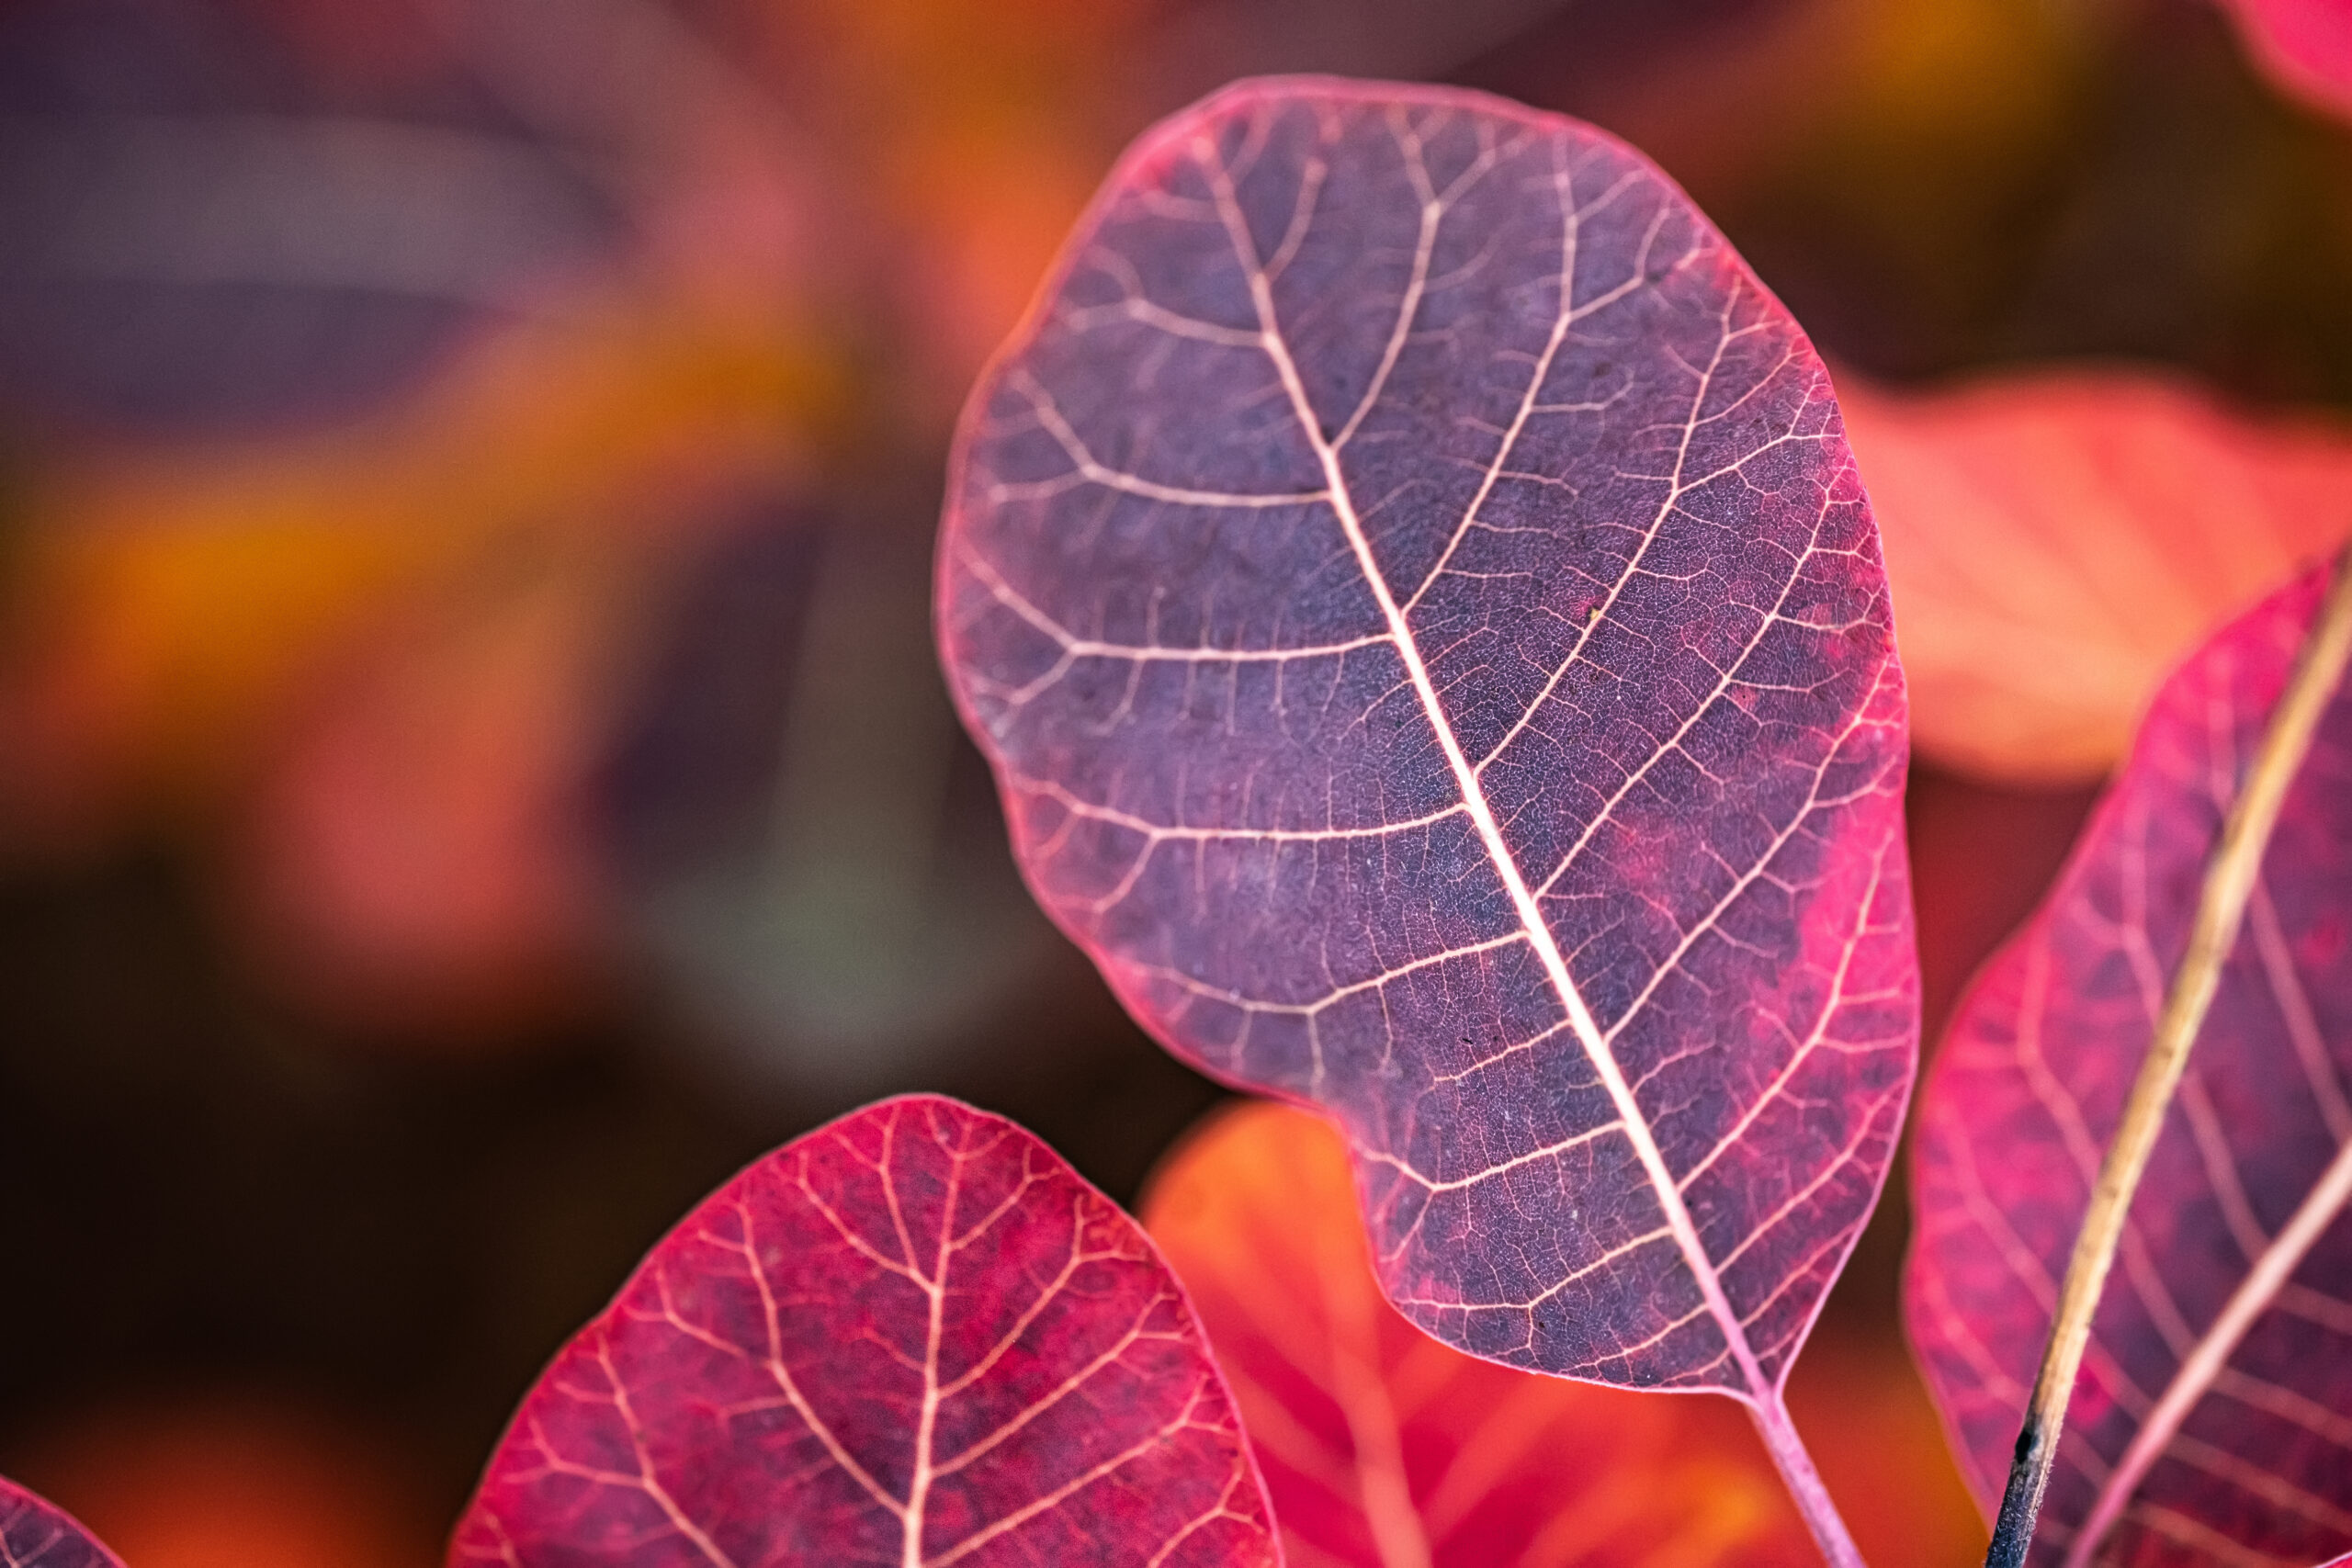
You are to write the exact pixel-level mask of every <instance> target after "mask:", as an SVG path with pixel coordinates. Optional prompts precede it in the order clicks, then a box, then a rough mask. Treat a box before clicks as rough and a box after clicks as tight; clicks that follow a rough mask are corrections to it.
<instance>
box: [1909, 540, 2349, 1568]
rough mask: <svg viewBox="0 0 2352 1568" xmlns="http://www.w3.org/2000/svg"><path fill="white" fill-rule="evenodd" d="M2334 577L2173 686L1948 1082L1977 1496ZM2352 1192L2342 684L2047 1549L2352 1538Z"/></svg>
mask: <svg viewBox="0 0 2352 1568" xmlns="http://www.w3.org/2000/svg"><path fill="white" fill-rule="evenodd" d="M2323 581H2324V573H2321V574H2318V575H2314V576H2312V577H2309V578H2306V579H2304V580H2303V581H2300V582H2298V583H2297V584H2296V585H2295V586H2294V587H2292V588H2290V589H2289V590H2287V591H2286V592H2282V593H2280V594H2278V595H2277V596H2275V597H2273V598H2272V599H2270V600H2269V601H2267V603H2265V604H2263V605H2262V606H2261V607H2259V608H2258V609H2256V611H2254V612H2253V613H2252V614H2250V615H2247V616H2246V617H2245V618H2244V619H2243V620H2240V621H2238V622H2236V623H2235V624H2233V626H2230V627H2229V628H2227V629H2226V630H2224V631H2223V632H2222V634H2221V635H2220V636H2218V637H2215V638H2214V639H2213V640H2212V641H2211V643H2209V644H2207V645H2206V647H2205V648H2204V649H2202V650H2201V651H2200V652H2199V653H2198V655H2197V656H2196V657H2195V658H2194V659H2192V660H2190V661H2189V662H2188V665H2186V666H2185V667H2184V668H2183V669H2182V670H2181V671H2179V672H2178V673H2177V674H2175V675H2174V676H2173V677H2172V679H2171V681H2170V682H2168V683H2167V684H2166V685H2165V687H2164V689H2163V690H2162V692H2161V693H2160V694H2158V696H2157V699H2156V702H2155V705H2154V708H2153V710H2152V711H2151V712H2150V714H2149V716H2148V718H2147V720H2146V722H2145V724H2144V725H2143V727H2142V728H2141V731H2140V736H2139V739H2138V741H2137V743H2136V744H2135V746H2134V748H2133V750H2132V752H2131V759H2130V761H2128V762H2127V764H2126V765H2125V768H2124V771H2123V772H2122V773H2121V774H2120V776H2119V778H2118V779H2117V781H2116V784H2115V786H2114V788H2113V789H2112V791H2111V792H2110V793H2109V795H2108V796H2107V798H2106V799H2105V800H2104V801H2103V802H2102V803H2101V805H2100V806H2099V807H2098V811H2097V812H2096V813H2095V815H2094V816H2093V818H2092V819H2091V822H2090V825H2089V827H2088V828H2086V829H2085V831H2084V834H2083V837H2082V840H2080V842H2079V843H2078V844H2077V845H2076V847H2075V854H2074V857H2073V859H2072V860H2071V861H2070V862H2069V863H2068V865H2067V868H2066V870H2065V871H2064V873H2063V874H2061V876H2060V877H2059V880H2058V882H2057V884H2056V885H2055V886H2053V887H2052V890H2051V893H2050V896H2049V897H2048V898H2047V899H2046V900H2045V901H2044V903H2043V905H2042V907H2041V909H2040V910H2039V911H2038V912H2037V913H2036V914H2035V916H2034V917H2033V919H2032V920H2031V921H2030V922H2029V923H2028V925H2027V926H2026V927H2025V929H2024V930H2023V931H2020V932H2019V933H2018V936H2017V937H2016V938H2014V939H2013V940H2012V941H2011V942H2010V943H2009V944H2008V946H2007V947H2006V948H2004V949H2003V950H2002V951H2001V953H1999V954H1997V955H1996V957H1995V958H1994V960H1993V961H1992V963H1991V964H1988V965H1987V967H1986V968H1985V972H1984V974H1983V975H1982V976H1979V977H1978V979H1977V981H1976V982H1975V985H1974V987H1973V989H1972V992H1971V994H1970V996H1969V997H1968V998H1967V999H1966V1000H1965V1001H1964V1002H1963V1003H1962V1007H1961V1010H1960V1012H1959V1015H1958V1017H1957V1018H1956V1020H1955V1021H1954V1022H1953V1024H1952V1028H1951V1033H1950V1035H1949V1036H1948V1037H1947V1042H1946V1043H1945V1046H1944V1048H1943V1051H1942V1054H1941V1056H1940V1058H1939V1061H1938V1064H1937V1066H1936V1071H1935V1074H1934V1077H1933V1078H1932V1080H1931V1081H1930V1084H1929V1088H1928V1094H1927V1097H1926V1100H1925V1103H1924V1105H1923V1106H1922V1109H1921V1122H1920V1131H1919V1143H1918V1150H1917V1160H1918V1179H1917V1207H1918V1230H1917V1236H1918V1240H1917V1245H1916V1247H1915V1248H1914V1251H1913V1254H1912V1258H1911V1265H1910V1274H1909V1279H1908V1280H1907V1281H1906V1286H1905V1293H1906V1297H1907V1302H1906V1306H1907V1315H1908V1318H1909V1322H1910V1327H1911V1333H1912V1337H1913V1340H1914V1343H1915V1344H1916V1345H1917V1348H1918V1350H1919V1352H1920V1357H1921V1359H1922V1360H1923V1362H1924V1363H1925V1365H1926V1369H1927V1371H1928V1381H1929V1383H1930V1386H1931V1387H1932V1388H1933V1389H1934V1391H1935V1393H1936V1397H1937V1400H1938V1402H1939V1404H1941V1405H1942V1407H1943V1410H1944V1415H1945V1418H1946V1420H1947V1421H1948V1422H1949V1423H1950V1425H1951V1430H1952V1432H1953V1435H1954V1438H1955V1440H1956V1446H1957V1447H1958V1448H1959V1449H1960V1450H1961V1452H1962V1458H1963V1461H1964V1462H1965V1467H1966V1468H1967V1469H1969V1470H1970V1471H1971V1472H1972V1476H1971V1479H1972V1481H1973V1483H1974V1484H1975V1486H1976V1488H1977V1492H1978V1495H1979V1496H1980V1497H1981V1498H1982V1499H1983V1500H1984V1501H1985V1504H1986V1506H1988V1507H1989V1506H1991V1505H1992V1503H1993V1502H1994V1501H1996V1499H1997V1498H1998V1497H1999V1495H2000V1492H2001V1485H2002V1482H2003V1480H2004V1478H2005V1477H2006V1476H2007V1472H2008V1468H2009V1459H2010V1450H2011V1447H2012V1445H2013V1444H2014V1442H2015V1440H2016V1438H2017V1434H2018V1422H2019V1419H2020V1417H2021V1416H2022V1415H2023V1412H2024V1409H2025V1403H2026V1391H2027V1390H2028V1388H2030V1386H2031V1384H2032V1382H2033V1377H2034V1370H2035V1367H2036V1366H2037V1364H2038V1363H2039V1361H2040V1359H2041V1348H2042V1341H2043V1339H2044V1338H2045V1337H2047V1335H2048V1332H2049V1325H2050V1316H2051V1311H2052V1303H2053V1302H2054V1301H2055V1299H2056V1292H2057V1287H2058V1281H2059V1280H2060V1279H2061V1278H2063V1277H2064V1273H2065V1269H2066V1260H2067V1257H2068V1254H2069V1252H2070V1251H2071V1249H2072V1248H2073V1246H2074V1242H2075V1232H2076V1230H2077V1229H2078V1228H2079V1227H2080V1225H2081V1222H2082V1217H2083V1213H2084V1209H2085V1207H2086V1201H2087V1194H2088V1193H2089V1191H2090V1187H2091V1182H2092V1179H2093V1176H2094V1174H2095V1173H2096V1172H2097V1170H2098V1164H2099V1159H2100V1156H2101V1155H2102V1154H2103V1152H2104V1151H2105V1149H2106V1147H2107V1145H2108V1142H2109V1138H2110V1137H2111V1136H2112V1135H2113V1133H2114V1130H2115V1126H2116V1123H2117V1122H2118V1120H2119V1118H2120V1112H2121V1107H2122V1104H2123V1100H2124V1096H2125V1094H2126V1092H2127V1091H2128V1089H2130V1086H2131V1080H2132V1077H2133V1076H2134V1075H2135V1074H2136V1072H2137V1071H2138V1069H2139V1066H2140V1060H2141V1057H2142V1056H2143V1055H2144V1054H2145V1052H2146V1048H2147V1043H2148V1039H2149V1036H2150V1033H2151V1032H2152V1030H2153V1027H2154V1018H2155V1015H2156V1011H2157V1009H2158V1006H2159V1004H2160V1002H2161V1000H2162V998H2163V997H2164V994H2165V987H2166V984H2167V980H2168V977H2169V976H2170V975H2171V973H2172V971H2173V968H2174V967H2175V965H2176V964H2178V962H2179V961H2180V957H2181V954H2182V953H2183V952H2184V951H2185V949H2186V947H2187V943H2188V931H2189V924H2190V919H2191V916H2192V913H2193V911H2194V908H2195V906H2196V902H2197V897H2198V890H2199V886H2200V884H2201V882H2202V879H2203V875H2204V871H2205V865H2206V862H2207V859H2208V857H2209V856H2210V855H2211V852H2212V849H2213V845H2214V841H2215V839H2216V837H2217V835H2218V834H2219V832H2220V829H2221V823H2222V817H2223V815H2224V813H2225V812H2226V811H2227V810H2228V808H2229V806H2230V803H2231V801H2232V800H2233V798H2234V796H2235V794H2236V791H2237V789H2238V787H2239V784H2240V781H2241V775H2242V773H2243V772H2244V770H2245V766H2246V763H2247V761H2248V759H2249V758H2250V757H2251V756H2252V755H2253V753H2254V750H2255V748H2256V744H2257V742H2258V741H2259V739H2260V738H2261V735H2262V732H2263V729H2264V727H2265V725H2266V724H2267V720H2268V717H2269V714H2270V710H2271V708H2272V707H2273V705H2275V704H2276V702H2277V700H2278V694H2279V692H2280V690H2281V688H2282V687H2283V686H2284V684H2285V681H2286V677H2287V673H2288V669H2289V666H2290V662H2291V660H2293V658H2294V655H2295V650H2296V649H2297V647H2298V646H2299V645H2300V644H2301V641H2302V638H2303V635H2304V632H2305V630H2306V628H2307V627H2308V626H2309V625H2310V623H2311V620H2312V614H2313V609H2314V606H2315V604H2317V602H2318V599H2319V595H2320V592H2321V587H2322V582H2323ZM2347 1188H2352V694H2345V693H2341V692H2339V693H2338V694H2336V696H2335V699H2334V701H2333V703H2332V704H2331V705H2330V706H2329V707H2328V709H2327V711H2326V713H2325V715H2324V717H2323V718H2322V720H2321V724H2320V728H2319V730H2318V733H2317V736H2316V738H2315V739H2314V740H2313V742H2312V750H2311V752H2310V755H2309V756H2308V757H2307V758H2306V759H2305V761H2304V762H2303V765H2302V768H2301V772H2300V773H2298V775H2297V776H2296V778H2295V781H2294V783H2293V784H2292V786H2291V788H2290V792H2289V794H2288V795H2287V797H2286V801H2285V805H2284V807H2282V810H2281V813H2280V816H2279V818H2278V828H2277V829H2276V830H2275V832H2274V834H2273V836H2272V839H2271V841H2270V844H2269V847H2268V850H2267V852H2266V853H2265V855H2264V857H2263V862H2262V871H2261V879H2260V882H2259V884H2258V886H2256V890H2255V894H2254V897H2253V901H2252V903H2251V905H2250V906H2249V908H2248V909H2247V914H2246V920H2245V928H2244V930H2243V931H2242V933H2241V934H2240V936H2239V938H2238V942H2237V946H2236V948H2235V949H2234V950H2233V952H2232V953H2231V954H2230V957H2229V961H2228V964H2227V966H2226V968H2225V969H2224V971H2223V973H2222V980H2221V987H2220V990H2219V991H2218V992H2217V993H2216V995H2215V997H2214V998H2213V1002H2212V1007H2211V1011H2210V1012H2209V1013H2208V1014H2207V1015H2206V1019H2205V1022H2204V1025H2203V1028H2202V1030H2201V1031H2200V1032H2199V1037H2198V1040H2197V1043H2196V1046H2195V1049H2194V1051H2193V1053H2192V1055H2190V1057H2189V1060H2188V1071H2187V1076H2186V1077H2184V1078H2183V1079H2182V1081H2181V1085H2180V1089H2179V1091H2178V1094H2177V1098H2176V1100H2174V1103H2173V1106H2172V1109H2171V1111H2170V1113H2169V1115H2168V1117H2167V1120H2166V1122H2165V1127H2164V1131H2163V1133H2162V1134H2161V1136H2160V1138H2159V1140H2158V1142H2157V1145H2156V1148H2155V1152H2154V1156H2153V1157H2152V1159H2151V1161H2150V1164H2149V1166H2148V1170H2147V1174H2146V1176H2145V1177H2144V1178H2143V1180H2142V1182H2141V1185H2140V1189H2139V1191H2138V1193H2137V1195H2136V1196H2135V1198H2134V1199H2133V1201H2132V1207H2131V1219H2130V1223H2129V1226H2128V1228H2127V1229H2126V1231H2125V1233H2124V1238H2123V1245H2122V1247H2121V1250H2120V1253H2119V1254H2118V1256H2117V1259H2116V1269H2115V1272H2114V1274H2113V1276H2112V1277H2111V1278H2110V1279H2109V1283H2108V1287H2107V1292H2106V1295H2105V1296H2104V1298H2103V1299H2102V1300H2101V1302H2100V1303H2099V1309H2098V1317H2097V1319H2096V1321H2095V1323H2094V1325H2093V1330H2092V1339H2091V1346H2090V1350H2089V1353H2088V1355H2087V1356H2086V1359H2085V1360H2084V1362H2083V1370H2082V1372H2081V1375H2080V1376H2079V1378H2078V1379H2077V1380H2076V1382H2075V1393H2074V1404H2073V1410H2072V1413H2071V1415H2070V1416H2069V1418H2068V1425H2067V1430H2066V1433H2065V1435H2064V1438H2063V1439H2062V1441H2061V1444H2060V1447H2059V1450H2058V1460H2057V1467H2056V1469H2055V1471H2054V1472H2052V1478H2051V1482H2050V1491H2049V1495H2048V1499H2047V1501H2046V1503H2045V1504H2044V1506H2043V1509H2042V1514H2041V1526H2040V1529H2038V1530H2037V1532H2036V1537H2035V1548H2034V1551H2035V1561H2037V1562H2060V1561H2062V1560H2080V1561H2084V1562H2090V1561H2097V1562H2120V1563H2133V1564H2143V1563H2172V1562H2180V1563H2187V1562H2225V1563H2230V1564H2247V1565H2251V1564H2261V1563H2276V1564H2279V1565H2281V1568H2295V1565H2300V1564H2304V1563H2310V1562H2317V1561H2319V1560H2320V1559H2322V1558H2324V1557H2328V1556H2332V1555H2334V1554H2335V1553H2338V1552H2341V1551H2344V1550H2345V1549H2346V1547H2347V1546H2352V1416H2346V1412H2347V1411H2352V1220H2346V1218H2345V1217H2344V1216H2343V1215H2342V1213H2341V1210H2342V1208H2343V1204H2344V1201H2345V1195H2346V1190H2347ZM2086 1537H2088V1538H2090V1539H2086ZM2070 1554H2072V1556H2071V1558H2070Z"/></svg>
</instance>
